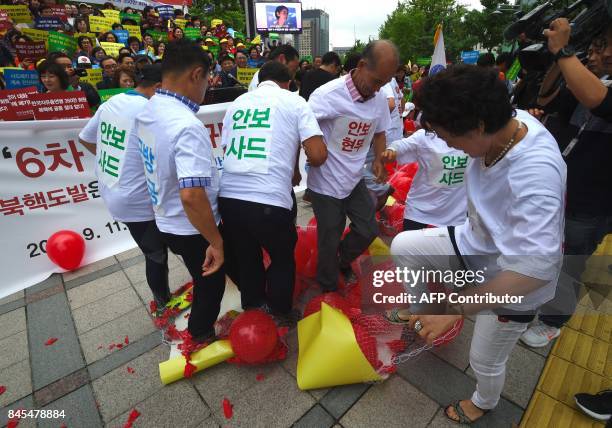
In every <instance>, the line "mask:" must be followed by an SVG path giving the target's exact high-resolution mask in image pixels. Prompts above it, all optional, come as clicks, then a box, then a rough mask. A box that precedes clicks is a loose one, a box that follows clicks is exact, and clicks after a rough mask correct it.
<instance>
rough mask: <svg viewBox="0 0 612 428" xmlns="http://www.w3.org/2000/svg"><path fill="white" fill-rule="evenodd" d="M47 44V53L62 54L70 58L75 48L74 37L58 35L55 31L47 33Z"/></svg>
mask: <svg viewBox="0 0 612 428" xmlns="http://www.w3.org/2000/svg"><path fill="white" fill-rule="evenodd" d="M47 44H48V46H49V52H64V53H66V54H67V55H69V56H72V55H73V54H74V52H75V51H76V48H77V42H76V40H75V38H74V37H72V36H69V35H68V34H64V33H58V32H57V31H49V40H48V41H47Z"/></svg>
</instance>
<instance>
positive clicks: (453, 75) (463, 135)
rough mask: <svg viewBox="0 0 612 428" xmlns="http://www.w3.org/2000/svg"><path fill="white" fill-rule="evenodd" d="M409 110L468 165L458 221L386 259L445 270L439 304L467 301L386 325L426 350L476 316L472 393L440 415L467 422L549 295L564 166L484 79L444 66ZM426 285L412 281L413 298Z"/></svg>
mask: <svg viewBox="0 0 612 428" xmlns="http://www.w3.org/2000/svg"><path fill="white" fill-rule="evenodd" d="M416 104H417V105H418V106H419V108H420V109H421V111H422V113H423V117H422V119H421V123H422V124H423V126H424V127H425V129H427V130H428V131H430V132H435V133H436V134H437V135H438V136H439V137H440V138H442V139H443V140H444V141H446V142H447V143H448V145H449V146H450V147H453V148H456V149H459V150H463V151H464V152H465V153H467V154H468V155H469V156H471V157H472V158H474V161H473V162H471V163H470V165H469V166H468V168H467V171H466V177H467V179H466V188H467V199H468V203H467V205H468V218H467V220H466V222H465V224H463V225H461V226H457V227H456V228H453V227H449V228H434V229H425V230H417V231H409V232H403V233H400V234H399V235H398V236H397V237H396V238H395V239H394V241H393V243H392V246H391V253H392V254H393V256H394V259H395V261H396V264H397V265H398V266H399V267H407V268H408V269H413V270H422V271H424V272H430V271H433V272H435V271H438V272H439V271H442V272H453V273H454V274H455V276H454V277H453V278H454V279H453V281H450V282H452V283H453V284H452V285H454V287H455V289H454V290H453V293H450V294H449V295H448V299H447V301H448V300H450V296H451V295H452V296H453V302H468V303H454V304H447V306H446V309H447V312H446V313H445V314H444V315H434V314H439V313H440V312H434V311H430V310H428V308H427V306H425V305H416V307H418V308H419V309H418V310H417V311H416V313H415V311H414V309H415V307H414V306H413V307H412V308H411V309H398V310H394V311H390V312H389V313H387V317H388V318H389V319H390V320H391V321H392V322H399V323H406V322H407V323H409V324H410V327H412V328H414V329H415V331H417V332H418V333H419V334H420V335H421V336H422V337H423V338H424V339H426V340H427V341H428V342H432V341H433V340H434V339H435V338H437V337H439V336H440V335H441V334H443V333H444V332H445V331H447V330H448V329H450V328H451V327H452V326H453V324H454V323H455V322H456V321H457V319H459V318H461V317H462V316H463V315H465V314H477V315H476V325H475V328H474V335H473V337H472V344H471V349H470V365H471V367H472V369H473V370H474V373H475V375H476V379H477V385H476V391H475V392H474V393H473V395H472V397H471V398H469V399H464V400H462V401H457V402H455V403H453V404H451V405H449V406H448V407H447V408H446V416H447V417H448V418H449V419H451V420H453V421H455V422H461V423H471V422H474V421H476V420H477V419H479V418H480V417H482V416H483V415H484V414H485V413H486V412H487V411H489V410H491V409H493V408H495V406H496V405H497V403H498V402H499V398H500V395H501V392H502V389H503V386H504V381H505V370H506V362H507V360H508V356H509V355H510V352H511V351H512V349H513V348H514V346H515V345H516V342H517V341H518V339H519V337H520V336H521V334H522V333H523V332H524V331H525V329H526V328H527V323H528V322H529V321H530V320H531V319H533V312H534V311H535V310H536V309H537V308H538V307H539V306H541V305H542V304H543V303H545V302H546V301H548V300H550V299H552V298H553V296H554V294H555V287H556V283H557V279H558V276H559V271H560V266H561V258H562V240H563V221H564V217H563V211H564V210H563V207H564V194H565V181H566V167H565V163H564V162H563V159H562V157H561V154H560V152H559V149H558V146H557V143H556V142H555V140H554V138H553V137H552V136H551V135H550V134H549V133H548V131H547V130H546V129H545V128H544V127H543V126H542V125H541V124H540V123H539V122H538V121H537V120H536V119H534V118H532V117H531V116H530V115H529V114H528V113H526V112H523V111H514V110H513V109H512V106H511V105H510V101H509V98H508V92H507V90H506V87H505V85H504V83H503V82H502V81H500V80H499V79H498V78H497V75H496V73H494V72H492V71H487V70H485V69H482V68H479V67H476V66H470V65H457V66H453V67H451V68H449V69H448V70H446V71H443V72H441V73H439V74H437V75H435V76H434V77H431V78H429V79H427V80H426V81H425V82H424V83H423V85H422V87H421V88H420V90H419V91H418V92H417V98H416ZM453 259H456V260H458V262H452V260H453ZM458 265H459V266H458ZM423 268H424V270H423ZM460 271H463V272H465V271H472V272H473V275H474V276H473V278H471V279H470V280H469V281H468V282H471V286H464V285H465V281H463V280H459V279H460V278H463V276H459V275H458V272H460ZM445 281H447V279H445ZM426 285H427V280H425V281H420V283H419V284H416V286H417V290H419V289H420V290H421V291H423V290H424V289H425V286H426ZM412 286H414V284H412ZM413 294H414V289H413ZM425 294H426V291H425ZM469 302H476V303H469ZM446 303H448V302H446ZM438 306H439V305H438ZM437 310H439V307H438V308H437Z"/></svg>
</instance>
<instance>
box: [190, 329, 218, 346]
mask: <svg viewBox="0 0 612 428" xmlns="http://www.w3.org/2000/svg"><path fill="white" fill-rule="evenodd" d="M191 340H192V341H193V342H194V343H197V344H199V345H209V344H211V343H213V342H214V341H215V340H217V337H216V336H215V331H214V330H213V331H209V332H208V333H203V334H200V335H198V336H192V337H191Z"/></svg>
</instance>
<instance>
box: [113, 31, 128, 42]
mask: <svg viewBox="0 0 612 428" xmlns="http://www.w3.org/2000/svg"><path fill="white" fill-rule="evenodd" d="M113 34H114V35H115V37H117V41H118V42H119V43H123V44H124V45H125V44H126V43H127V41H128V38H129V37H130V33H129V32H128V30H113Z"/></svg>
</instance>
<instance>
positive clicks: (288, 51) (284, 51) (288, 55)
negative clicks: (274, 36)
mask: <svg viewBox="0 0 612 428" xmlns="http://www.w3.org/2000/svg"><path fill="white" fill-rule="evenodd" d="M281 55H284V56H285V59H286V60H287V61H293V60H294V59H298V58H299V57H300V54H299V53H298V51H297V50H295V48H294V47H293V46H291V45H280V46H279V47H277V48H276V49H274V50H273V51H272V52H270V55H268V59H269V60H272V61H274V60H275V59H276V58H278V57H279V56H281Z"/></svg>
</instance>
